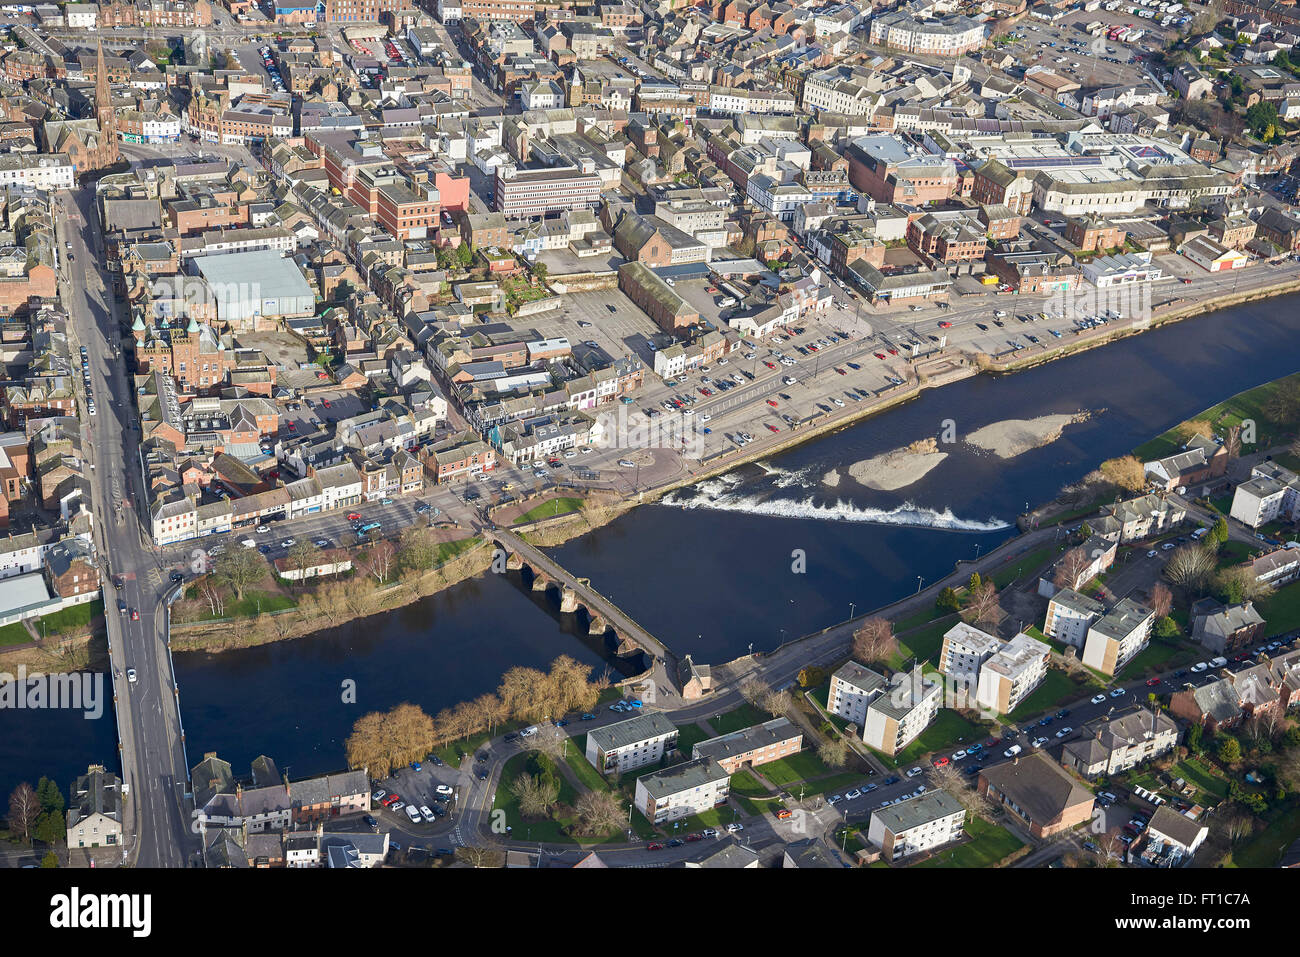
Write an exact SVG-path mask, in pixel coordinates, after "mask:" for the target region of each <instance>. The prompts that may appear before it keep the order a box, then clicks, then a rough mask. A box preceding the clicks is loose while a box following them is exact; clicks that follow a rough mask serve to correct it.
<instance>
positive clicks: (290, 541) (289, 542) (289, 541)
mask: <svg viewBox="0 0 1300 957" xmlns="http://www.w3.org/2000/svg"><path fill="white" fill-rule="evenodd" d="M297 544H298V539H296V538H286V539H284V540H283V541H282V542H280V547H281V548H293V546H295V545H297Z"/></svg>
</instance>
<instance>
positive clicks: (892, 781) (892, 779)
mask: <svg viewBox="0 0 1300 957" xmlns="http://www.w3.org/2000/svg"><path fill="white" fill-rule="evenodd" d="M901 780H903V779H902V778H900V777H899V776H898V775H897V774H891V775H890V776H889V777H887V778H885V780H883V781H881V782H880V783H881V784H883V785H884V786H885V787H889V785H891V784H897V783H898V782H899V781H901Z"/></svg>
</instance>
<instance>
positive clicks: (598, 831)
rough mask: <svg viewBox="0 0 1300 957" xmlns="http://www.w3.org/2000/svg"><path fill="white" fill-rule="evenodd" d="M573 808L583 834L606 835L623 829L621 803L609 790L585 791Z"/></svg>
mask: <svg viewBox="0 0 1300 957" xmlns="http://www.w3.org/2000/svg"><path fill="white" fill-rule="evenodd" d="M574 809H575V810H576V811H577V812H578V825H579V828H580V830H581V831H582V833H583V834H591V835H606V834H610V833H611V832H613V831H621V830H622V829H623V820H624V818H623V805H622V804H621V803H620V802H619V800H618V799H617V798H616V797H614V795H613V794H611V793H610V792H609V791H587V792H585V793H584V794H582V795H581V796H580V797H579V798H578V800H577V802H576V804H575V805H574Z"/></svg>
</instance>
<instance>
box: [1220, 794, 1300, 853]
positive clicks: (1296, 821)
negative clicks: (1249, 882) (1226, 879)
mask: <svg viewBox="0 0 1300 957" xmlns="http://www.w3.org/2000/svg"><path fill="white" fill-rule="evenodd" d="M1297 838H1300V807H1293V808H1290V809H1289V810H1287V811H1286V812H1285V813H1283V814H1281V815H1280V816H1278V817H1277V818H1275V819H1273V820H1271V821H1270V822H1269V825H1268V827H1266V828H1259V829H1257V830H1256V832H1255V836H1254V837H1253V838H1252V839H1251V840H1249V841H1247V842H1246V843H1245V844H1243V845H1242V846H1241V847H1239V848H1237V849H1236V850H1235V851H1233V852H1232V863H1233V866H1234V867H1277V865H1278V863H1279V862H1280V861H1281V860H1282V852H1283V851H1285V850H1286V849H1287V848H1288V847H1290V846H1291V844H1292V842H1293V841H1295V840H1296V839H1297Z"/></svg>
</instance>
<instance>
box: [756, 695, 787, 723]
mask: <svg viewBox="0 0 1300 957" xmlns="http://www.w3.org/2000/svg"><path fill="white" fill-rule="evenodd" d="M759 707H761V708H762V709H763V710H764V711H766V712H767V713H768V714H770V715H772V717H774V718H777V717H780V716H781V715H783V714H786V713H787V712H788V711H789V710H790V709H791V708H793V707H794V699H793V698H792V697H790V692H788V691H769V692H768V693H767V694H765V695H763V700H762V703H761V704H760V705H759Z"/></svg>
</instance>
